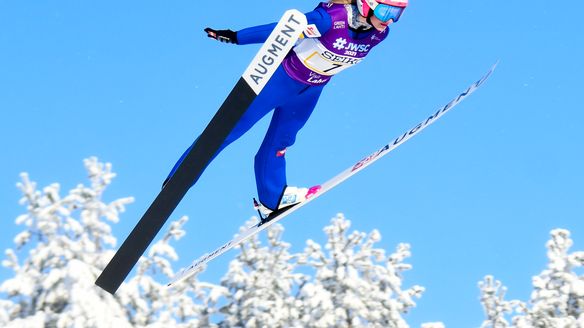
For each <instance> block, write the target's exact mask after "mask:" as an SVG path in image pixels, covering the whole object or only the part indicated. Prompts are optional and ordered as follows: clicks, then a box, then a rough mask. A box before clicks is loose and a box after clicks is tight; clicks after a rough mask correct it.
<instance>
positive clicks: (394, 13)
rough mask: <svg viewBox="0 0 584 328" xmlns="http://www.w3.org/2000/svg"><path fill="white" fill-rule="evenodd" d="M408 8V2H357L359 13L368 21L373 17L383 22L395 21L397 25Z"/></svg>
mask: <svg viewBox="0 0 584 328" xmlns="http://www.w3.org/2000/svg"><path fill="white" fill-rule="evenodd" d="M407 6H408V0H357V8H358V9H359V13H360V14H361V15H363V17H366V18H367V20H368V21H369V19H370V18H371V16H375V17H377V18H378V19H379V20H381V21H382V22H387V21H389V20H390V19H393V22H394V23H395V22H397V21H398V20H399V18H400V17H401V15H402V13H403V12H404V10H405V9H406V7H407Z"/></svg>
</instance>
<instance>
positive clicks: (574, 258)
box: [479, 229, 584, 328]
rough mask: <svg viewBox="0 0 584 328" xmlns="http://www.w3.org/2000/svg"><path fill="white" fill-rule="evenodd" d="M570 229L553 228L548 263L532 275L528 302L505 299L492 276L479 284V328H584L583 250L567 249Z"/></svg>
mask: <svg viewBox="0 0 584 328" xmlns="http://www.w3.org/2000/svg"><path fill="white" fill-rule="evenodd" d="M572 245H573V241H572V239H571V238H570V232H569V231H568V230H564V229H555V230H552V232H551V240H550V241H548V243H547V249H548V252H547V256H548V261H549V262H548V265H547V268H546V269H545V270H543V271H542V272H541V273H540V274H539V275H537V276H535V277H533V280H532V283H533V292H532V294H531V298H530V300H529V302H522V301H519V300H511V301H507V300H505V291H506V288H505V287H504V286H503V285H502V283H501V282H500V281H496V280H495V279H494V278H493V277H492V276H487V277H485V279H484V281H482V282H480V283H479V287H480V289H481V303H482V304H483V308H484V309H485V314H486V316H487V318H486V320H485V321H484V322H483V325H482V327H484V328H487V327H492V328H502V327H518V328H528V327H529V328H531V327H537V328H540V327H541V328H544V327H584V314H583V312H584V276H582V275H578V273H577V272H576V270H577V269H578V268H581V267H583V266H584V252H581V251H579V252H570V248H571V247H572Z"/></svg>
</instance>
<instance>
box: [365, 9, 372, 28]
mask: <svg viewBox="0 0 584 328" xmlns="http://www.w3.org/2000/svg"><path fill="white" fill-rule="evenodd" d="M371 17H373V11H372V10H370V11H369V15H367V18H366V19H365V20H366V21H367V24H369V25H371V26H373V23H372V22H371Z"/></svg>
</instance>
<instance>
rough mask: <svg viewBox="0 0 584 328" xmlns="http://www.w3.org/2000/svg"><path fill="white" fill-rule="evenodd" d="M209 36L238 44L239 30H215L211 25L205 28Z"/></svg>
mask: <svg viewBox="0 0 584 328" xmlns="http://www.w3.org/2000/svg"><path fill="white" fill-rule="evenodd" d="M205 32H207V36H208V37H210V38H211V39H215V40H217V41H220V42H226V43H235V44H237V32H234V31H232V30H214V29H212V28H210V27H207V28H206V29H205Z"/></svg>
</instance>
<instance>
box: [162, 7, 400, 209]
mask: <svg viewBox="0 0 584 328" xmlns="http://www.w3.org/2000/svg"><path fill="white" fill-rule="evenodd" d="M355 15H358V11H357V8H356V7H354V6H351V5H344V4H333V3H328V2H322V3H320V4H319V5H318V6H317V7H316V9H315V10H313V11H311V12H309V13H307V14H306V18H307V21H308V28H307V30H306V31H305V32H304V38H303V39H301V40H300V41H299V42H298V44H296V45H295V47H294V48H293V49H292V50H291V51H290V52H289V53H288V54H287V56H286V58H285V59H284V61H283V63H282V65H280V67H279V68H278V69H277V70H276V72H275V73H274V75H273V76H272V78H271V79H270V81H269V82H268V83H267V85H266V86H265V87H264V89H263V90H262V92H261V93H260V94H259V95H258V96H257V97H256V98H255V100H254V101H253V102H252V104H251V105H250V107H249V108H248V109H247V111H246V112H245V114H244V115H243V117H242V118H241V120H240V121H239V122H238V123H237V125H236V126H235V128H234V129H233V131H232V132H231V133H230V134H229V136H228V137H227V139H226V140H225V142H224V143H223V144H222V146H221V147H220V149H219V150H218V151H217V154H215V156H217V155H218V154H219V153H220V152H221V151H222V150H223V149H224V148H225V147H227V146H228V145H229V144H230V143H232V142H233V141H235V140H237V139H238V138H239V137H241V136H242V135H243V134H245V133H246V132H247V131H248V130H249V129H250V128H251V127H252V126H253V125H254V124H256V123H257V122H258V121H259V120H260V119H261V118H263V117H264V116H265V115H266V114H268V113H269V112H271V111H272V110H273V111H274V113H273V115H272V119H271V122H270V125H269V128H268V131H267V133H266V136H265V137H264V140H263V142H262V144H261V146H260V148H259V150H258V152H257V154H256V156H255V162H254V169H255V176H256V184H257V190H258V197H259V200H260V202H261V203H262V204H263V205H264V206H266V207H267V208H269V209H272V210H276V209H277V208H278V204H279V203H280V199H281V197H282V194H283V192H284V190H285V189H286V186H287V181H286V159H285V153H286V149H287V148H288V147H290V146H292V145H293V144H294V142H295V140H296V135H297V133H298V131H300V129H302V127H303V126H304V124H305V123H306V121H307V120H308V118H309V117H310V115H311V113H312V111H313V110H314V108H315V106H316V103H317V101H318V99H319V97H320V94H321V92H322V90H323V87H324V86H325V85H326V84H327V83H328V81H329V80H330V79H331V77H332V76H333V75H335V74H337V73H338V72H340V71H342V70H344V69H346V68H349V67H351V66H353V65H355V64H358V63H359V62H360V61H361V60H363V58H364V57H365V56H367V54H368V53H369V51H370V50H371V49H372V48H373V47H374V46H376V45H377V44H379V43H380V42H381V41H383V40H384V39H385V38H386V37H387V33H388V30H389V29H385V30H384V31H383V32H379V31H377V30H376V29H374V28H370V29H368V30H364V31H363V30H353V29H350V28H349V26H350V25H349V23H350V22H349V19H355V18H354V17H349V16H355ZM275 26H276V23H272V24H267V25H261V26H256V27H250V28H246V29H243V30H240V31H238V32H237V41H238V44H253V43H264V42H265V41H266V39H267V38H268V36H269V35H270V33H271V32H272V30H273V29H274V27H275ZM191 147H192V146H191ZM187 153H188V150H187V152H185V154H183V156H182V157H181V158H180V159H179V161H178V163H177V164H176V165H175V166H174V168H173V169H172V171H171V173H170V175H172V174H174V171H175V170H176V169H177V168H178V166H179V164H180V163H181V162H182V160H183V159H184V157H185V156H186V154H187Z"/></svg>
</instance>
